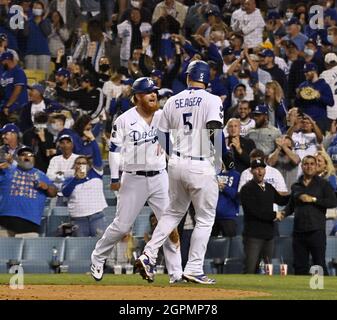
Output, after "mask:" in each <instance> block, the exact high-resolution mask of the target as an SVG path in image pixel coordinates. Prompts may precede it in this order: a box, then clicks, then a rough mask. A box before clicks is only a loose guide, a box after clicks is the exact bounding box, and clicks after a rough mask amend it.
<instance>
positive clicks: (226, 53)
mask: <svg viewBox="0 0 337 320" xmlns="http://www.w3.org/2000/svg"><path fill="white" fill-rule="evenodd" d="M222 58H223V67H222V71H223V73H224V74H226V73H227V70H228V69H229V67H230V65H231V64H232V63H233V62H234V60H235V56H234V50H233V49H232V48H231V47H226V48H225V49H223V50H222Z"/></svg>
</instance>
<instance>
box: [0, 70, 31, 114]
mask: <svg viewBox="0 0 337 320" xmlns="http://www.w3.org/2000/svg"><path fill="white" fill-rule="evenodd" d="M0 82H1V86H2V87H3V88H4V89H5V95H4V102H3V103H2V105H5V104H6V102H7V101H8V99H9V98H10V97H11V95H12V93H13V91H14V87H15V86H23V90H22V91H21V93H20V95H19V97H18V99H17V100H16V102H14V103H13V104H12V106H10V111H11V112H12V111H15V110H17V109H20V108H21V107H22V106H23V105H24V104H26V103H27V102H28V92H27V77H26V74H25V72H24V71H23V70H22V69H21V68H20V67H19V66H18V65H17V66H15V67H14V68H13V69H11V70H6V71H4V72H3V73H2V75H1V80H0Z"/></svg>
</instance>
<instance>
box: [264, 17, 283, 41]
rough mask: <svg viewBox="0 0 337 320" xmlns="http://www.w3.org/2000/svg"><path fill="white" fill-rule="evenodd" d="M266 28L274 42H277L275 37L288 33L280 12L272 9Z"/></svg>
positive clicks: (269, 37)
mask: <svg viewBox="0 0 337 320" xmlns="http://www.w3.org/2000/svg"><path fill="white" fill-rule="evenodd" d="M266 29H267V32H268V39H269V40H270V41H271V43H272V44H275V37H278V38H282V37H284V36H285V35H286V30H285V27H284V24H283V21H282V20H281V15H280V13H279V12H276V11H271V12H269V13H268V16H267V23H266Z"/></svg>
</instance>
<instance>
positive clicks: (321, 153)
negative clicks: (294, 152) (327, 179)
mask: <svg viewBox="0 0 337 320" xmlns="http://www.w3.org/2000/svg"><path fill="white" fill-rule="evenodd" d="M317 156H321V157H322V158H323V159H324V161H325V164H326V174H325V176H333V175H335V174H336V169H335V167H334V165H333V163H332V160H331V158H330V156H329V155H328V154H327V153H326V151H325V150H321V151H317V152H316V153H315V157H317Z"/></svg>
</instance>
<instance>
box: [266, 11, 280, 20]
mask: <svg viewBox="0 0 337 320" xmlns="http://www.w3.org/2000/svg"><path fill="white" fill-rule="evenodd" d="M276 19H281V15H280V14H279V13H278V12H276V11H271V12H269V13H268V16H267V20H276Z"/></svg>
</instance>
